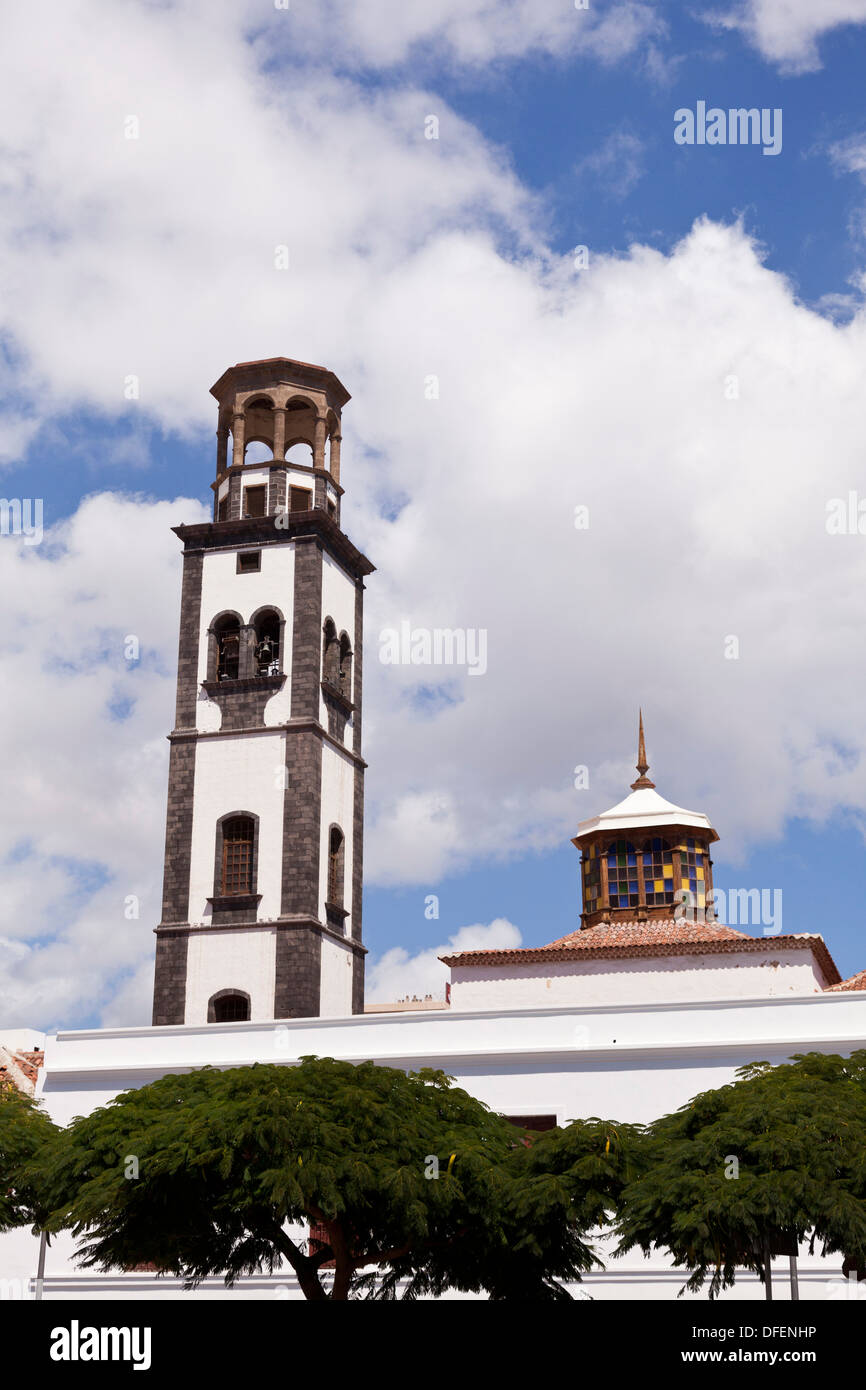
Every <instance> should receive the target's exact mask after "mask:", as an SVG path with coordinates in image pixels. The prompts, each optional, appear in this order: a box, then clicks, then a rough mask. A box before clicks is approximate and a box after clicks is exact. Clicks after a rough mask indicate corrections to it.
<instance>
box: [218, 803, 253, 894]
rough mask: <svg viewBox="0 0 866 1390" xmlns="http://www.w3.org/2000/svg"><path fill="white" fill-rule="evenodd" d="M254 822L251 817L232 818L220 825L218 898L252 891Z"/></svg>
mask: <svg viewBox="0 0 866 1390" xmlns="http://www.w3.org/2000/svg"><path fill="white" fill-rule="evenodd" d="M254 848H255V822H254V821H253V819H252V817H251V816H233V817H232V818H231V820H227V821H223V824H222V869H221V875H220V896H221V897H223V898H228V897H232V896H234V895H235V894H238V893H252V891H253V850H254Z"/></svg>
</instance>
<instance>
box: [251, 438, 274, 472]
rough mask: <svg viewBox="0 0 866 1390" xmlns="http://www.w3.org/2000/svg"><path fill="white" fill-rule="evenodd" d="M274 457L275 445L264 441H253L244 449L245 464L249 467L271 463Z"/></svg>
mask: <svg viewBox="0 0 866 1390" xmlns="http://www.w3.org/2000/svg"><path fill="white" fill-rule="evenodd" d="M273 456H274V449H273V445H272V444H268V443H266V441H265V440H264V439H251V440H250V441H249V443H248V444H247V446H246V448H245V449H244V463H245V464H247V465H248V466H249V465H252V464H255V463H270V461H271V459H272V458H273Z"/></svg>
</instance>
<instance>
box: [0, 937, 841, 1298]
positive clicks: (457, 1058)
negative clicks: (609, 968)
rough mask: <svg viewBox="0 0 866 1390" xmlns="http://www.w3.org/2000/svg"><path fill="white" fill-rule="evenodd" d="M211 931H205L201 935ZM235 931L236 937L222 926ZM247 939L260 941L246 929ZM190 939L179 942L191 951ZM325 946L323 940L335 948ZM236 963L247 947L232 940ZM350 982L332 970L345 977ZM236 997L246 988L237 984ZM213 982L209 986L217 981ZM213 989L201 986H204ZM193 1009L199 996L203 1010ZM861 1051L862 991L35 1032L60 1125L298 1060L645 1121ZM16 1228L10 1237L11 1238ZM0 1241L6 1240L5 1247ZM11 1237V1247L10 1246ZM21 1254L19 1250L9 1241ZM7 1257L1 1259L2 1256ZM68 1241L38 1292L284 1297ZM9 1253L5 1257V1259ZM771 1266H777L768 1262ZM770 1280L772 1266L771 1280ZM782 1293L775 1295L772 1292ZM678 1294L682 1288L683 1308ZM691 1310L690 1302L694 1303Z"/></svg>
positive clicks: (754, 1292)
mask: <svg viewBox="0 0 866 1390" xmlns="http://www.w3.org/2000/svg"><path fill="white" fill-rule="evenodd" d="M214 935H217V934H214ZM234 935H236V936H240V935H241V934H240V933H234ZM255 935H256V936H257V937H259V936H260V934H259V933H258V932H257V933H256V934H255ZM192 944H193V945H195V942H193V943H192ZM337 949H339V947H337ZM243 957H244V959H247V958H248V939H245V940H244V942H243ZM348 973H350V972H349V971H348V970H347V974H348ZM232 983H238V984H239V987H240V988H245V989H248V992H251V991H249V986H248V985H244V984H243V983H241V982H240V981H238V982H235V981H232ZM227 987H228V986H227V985H225V986H224V985H223V984H222V983H220V984H219V985H216V986H215V987H214V988H227ZM212 992H213V990H211V993H212ZM205 1003H206V1001H205ZM864 1045H866V991H851V992H845V993H840V994H818V995H814V994H813V995H806V996H802V997H799V998H797V997H783V998H775V999H763V1000H758V999H750V1000H729V1001H705V1002H702V1003H695V1002H690V1003H686V1002H682V1001H681V1002H666V1003H656V1004H647V1005H635V1004H620V1005H607V1006H595V1007H591V1006H586V1007H584V1008H559V1009H535V1010H532V1009H529V1010H522V1011H521V1010H508V1009H502V1008H500V1009H498V1010H492V1011H489V1012H484V1013H482V1012H468V1013H466V1012H464V1013H459V1012H454V1011H453V1010H448V1009H443V1010H441V1011H429V1012H426V1011H425V1012H424V1013H405V1014H390V1015H381V1014H379V1015H377V1014H373V1015H353V1016H351V1017H350V1016H345V1017H342V1018H336V1017H323V1018H316V1019H290V1020H286V1021H280V1022H279V1023H278V1024H275V1023H274V1022H273V1021H272V1020H270V1019H268V1018H266V1017H262V1018H261V1020H260V1021H258V1022H250V1023H227V1024H210V1025H204V1024H202V1025H199V1026H183V1027H179V1026H173V1027H164V1028H120V1029H116V1028H115V1029H105V1030H99V1029H93V1030H83V1031H79V1032H69V1033H59V1034H57V1035H53V1036H52V1035H49V1036H48V1037H47V1038H46V1041H45V1068H44V1071H43V1073H42V1076H41V1078H40V1084H41V1087H42V1093H43V1098H44V1100H45V1103H46V1106H47V1108H48V1110H49V1113H50V1114H51V1116H52V1118H53V1119H54V1120H55V1121H56V1122H57V1123H58V1124H68V1123H69V1121H70V1120H71V1119H72V1118H73V1117H74V1116H75V1115H86V1114H89V1113H90V1112H91V1111H92V1110H93V1109H95V1108H96V1106H98V1105H104V1104H106V1103H107V1102H108V1101H109V1100H110V1099H111V1098H112V1097H113V1096H115V1095H117V1094H118V1093H119V1092H120V1091H122V1090H125V1089H127V1088H129V1087H132V1086H141V1085H145V1084H147V1083H148V1082H150V1081H153V1080H155V1079H156V1078H157V1077H159V1076H164V1075H165V1074H166V1073H167V1072H170V1071H186V1070H189V1069H190V1068H192V1067H200V1066H207V1065H210V1066H247V1065H250V1064H251V1063H253V1062H281V1063H283V1064H287V1065H291V1064H292V1063H293V1062H294V1061H295V1060H296V1059H297V1058H298V1057H301V1056H303V1055H305V1054H313V1055H316V1056H319V1057H337V1058H344V1059H345V1060H348V1061H362V1060H365V1059H367V1058H372V1059H373V1060H374V1061H376V1062H379V1063H382V1064H385V1065H389V1066H398V1067H407V1068H411V1069H412V1070H417V1069H418V1068H419V1067H421V1066H437V1067H442V1068H443V1069H444V1070H445V1071H447V1072H449V1073H450V1074H451V1075H453V1076H454V1077H455V1078H456V1083H457V1085H459V1086H462V1087H463V1088H464V1089H466V1090H467V1091H469V1092H470V1093H471V1094H472V1095H475V1096H477V1097H478V1098H479V1099H481V1100H483V1101H485V1102H486V1103H487V1104H488V1105H490V1106H492V1107H493V1108H494V1109H496V1110H498V1111H501V1112H502V1113H504V1114H507V1115H530V1114H532V1115H538V1114H553V1115H556V1117H557V1119H558V1120H559V1121H560V1122H565V1121H567V1120H569V1119H572V1118H574V1117H576V1116H589V1115H600V1116H603V1117H606V1118H610V1119H614V1118H621V1119H623V1120H628V1121H637V1122H641V1121H644V1122H645V1121H648V1120H651V1119H654V1118H656V1117H657V1116H659V1115H661V1114H663V1113H666V1112H670V1111H672V1110H675V1109H676V1108H678V1107H679V1106H680V1105H682V1104H684V1103H685V1102H686V1101H687V1100H689V1099H690V1098H691V1097H692V1096H693V1095H695V1094H696V1093H697V1092H698V1091H700V1090H706V1089H707V1088H709V1087H715V1086H721V1085H724V1084H726V1083H727V1082H729V1081H732V1080H733V1079H734V1077H735V1074H736V1069H737V1067H739V1066H742V1065H744V1064H745V1063H746V1062H750V1061H755V1060H758V1059H765V1060H767V1061H769V1062H771V1063H774V1064H779V1063H782V1062H785V1061H786V1060H787V1059H788V1058H789V1057H790V1056H791V1055H792V1054H793V1053H795V1052H806V1051H821V1052H841V1053H843V1054H847V1053H849V1052H851V1051H852V1050H853V1049H854V1048H858V1047H863V1046H864ZM18 1236H19V1233H14V1237H13V1239H16V1241H17V1240H18ZM7 1242H10V1243H9V1244H8V1245H7ZM18 1243H19V1244H20V1241H18ZM0 1245H2V1258H3V1260H4V1261H6V1260H8V1265H7V1267H8V1268H9V1269H10V1270H12V1272H17V1271H18V1270H20V1272H21V1274H22V1275H23V1274H26V1272H27V1269H28V1266H30V1267H32V1268H35V1265H34V1264H33V1261H34V1246H31V1245H29V1244H28V1243H27V1242H24V1245H22V1247H21V1248H20V1249H19V1250H17V1251H15V1252H13V1251H12V1248H11V1241H10V1237H8V1236H3V1237H0ZM25 1247H26V1248H25ZM7 1249H8V1250H9V1252H10V1253H9V1255H8V1256H7ZM71 1253H72V1252H71V1244H70V1243H69V1241H68V1240H67V1239H66V1238H65V1237H60V1239H59V1240H58V1241H57V1242H52V1245H51V1247H50V1248H49V1251H48V1264H47V1267H46V1275H47V1282H46V1297H47V1298H64V1297H65V1298H72V1297H75V1298H78V1297H84V1298H96V1299H98V1298H117V1297H131V1298H135V1297H137V1298H147V1299H150V1298H154V1297H156V1298H160V1297H168V1298H170V1297H174V1298H183V1299H184V1300H185V1301H188V1300H189V1298H191V1297H202V1298H208V1297H211V1298H214V1297H216V1298H227V1299H230V1298H238V1297H256V1296H258V1297H262V1296H265V1291H267V1294H268V1295H270V1294H272V1292H273V1288H274V1286H275V1285H280V1286H281V1287H285V1288H286V1289H287V1290H290V1292H288V1293H287V1295H286V1296H289V1297H295V1296H296V1295H297V1287H296V1285H295V1284H294V1282H293V1281H292V1279H291V1276H290V1275H287V1274H286V1273H285V1272H280V1273H279V1274H276V1275H273V1276H256V1277H254V1278H253V1279H249V1280H247V1279H244V1280H241V1281H240V1283H239V1285H238V1287H237V1289H236V1290H235V1291H232V1290H228V1289H226V1288H225V1287H224V1285H223V1284H222V1282H221V1281H219V1280H213V1281H208V1283H207V1285H203V1286H202V1288H201V1289H200V1290H199V1291H198V1292H197V1293H194V1294H189V1293H185V1292H184V1291H183V1289H182V1286H181V1283H180V1281H177V1280H167V1279H165V1280H159V1279H156V1278H155V1277H154V1276H152V1275H146V1274H143V1273H140V1274H129V1275H125V1274H124V1275H96V1274H93V1273H86V1272H81V1271H76V1270H75V1269H74V1268H73V1265H72V1261H71ZM13 1256H14V1258H13ZM776 1265H777V1266H778V1267H779V1272H780V1273H783V1271H784V1267H785V1265H786V1262H785V1261H784V1260H777V1261H776ZM840 1267H841V1261H840V1260H839V1259H838V1258H837V1257H831V1258H829V1259H827V1260H822V1259H820V1257H819V1256H817V1255H815V1256H814V1257H809V1256H808V1255H807V1253H806V1252H805V1250H804V1251H801V1270H800V1277H801V1289H802V1297H803V1298H809V1297H812V1298H818V1297H821V1298H826V1297H830V1296H831V1295H832V1290H831V1289H830V1288H829V1287H828V1281H834V1280H835V1281H838V1276H839V1271H840ZM775 1273H776V1271H775V1270H774V1275H775ZM683 1282H684V1278H683V1275H682V1272H681V1271H676V1270H673V1269H671V1268H670V1266H669V1265H667V1263H666V1261H665V1258H664V1256H663V1255H654V1256H653V1257H652V1258H651V1259H650V1260H644V1259H643V1257H642V1256H640V1255H639V1254H637V1253H632V1254H631V1255H629V1256H626V1257H624V1258H623V1259H621V1260H616V1261H613V1262H612V1263H610V1264H609V1265H608V1268H607V1270H605V1271H598V1272H594V1273H593V1274H592V1275H591V1276H589V1278H588V1279H587V1281H586V1284H585V1287H586V1288H587V1289H588V1291H589V1292H590V1293H591V1294H592V1297H593V1298H613V1299H631V1298H635V1299H674V1298H676V1296H677V1293H678V1291H679V1289H680V1287H681V1286H682V1284H683ZM780 1296H781V1297H782V1298H785V1297H787V1289H786V1288H784V1286H783V1288H782V1290H781V1292H780ZM689 1297H690V1296H689V1295H685V1296H684V1301H685V1300H687V1299H688V1298H689ZM696 1297H699V1298H700V1299H701V1301H703V1300H705V1298H706V1295H705V1294H704V1295H696ZM723 1297H724V1298H725V1299H728V1300H732V1301H740V1300H743V1299H750V1300H752V1299H754V1300H757V1301H762V1300H763V1288H762V1287H761V1285H760V1284H758V1282H757V1280H756V1279H755V1278H754V1276H749V1275H746V1274H745V1273H744V1274H743V1276H742V1278H741V1277H740V1276H739V1275H738V1276H737V1284H736V1286H735V1288H734V1289H733V1290H732V1291H729V1292H727V1293H726V1294H724V1295H723Z"/></svg>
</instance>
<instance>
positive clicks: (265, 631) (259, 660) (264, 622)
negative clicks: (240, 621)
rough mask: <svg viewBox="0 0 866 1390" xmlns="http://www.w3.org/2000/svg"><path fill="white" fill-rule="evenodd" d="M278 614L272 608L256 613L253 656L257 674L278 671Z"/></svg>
mask: <svg viewBox="0 0 866 1390" xmlns="http://www.w3.org/2000/svg"><path fill="white" fill-rule="evenodd" d="M281 627H282V624H281V622H280V615H279V613H276V612H275V611H274V609H273V608H266V609H264V610H263V611H262V612H261V613H257V614H256V617H255V619H254V622H253V628H254V631H255V635H256V641H255V648H254V657H255V663H256V664H255V671H256V675H257V676H277V675H279V673H280V658H281V653H280V629H281Z"/></svg>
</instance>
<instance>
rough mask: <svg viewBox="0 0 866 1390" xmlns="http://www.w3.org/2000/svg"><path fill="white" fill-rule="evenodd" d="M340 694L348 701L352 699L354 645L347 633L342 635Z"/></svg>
mask: <svg viewBox="0 0 866 1390" xmlns="http://www.w3.org/2000/svg"><path fill="white" fill-rule="evenodd" d="M339 685H340V694H341V695H345V697H346V699H347V700H351V698H352V644H351V642H350V641H349V634H348V633H347V632H341V633H340V672H339Z"/></svg>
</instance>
